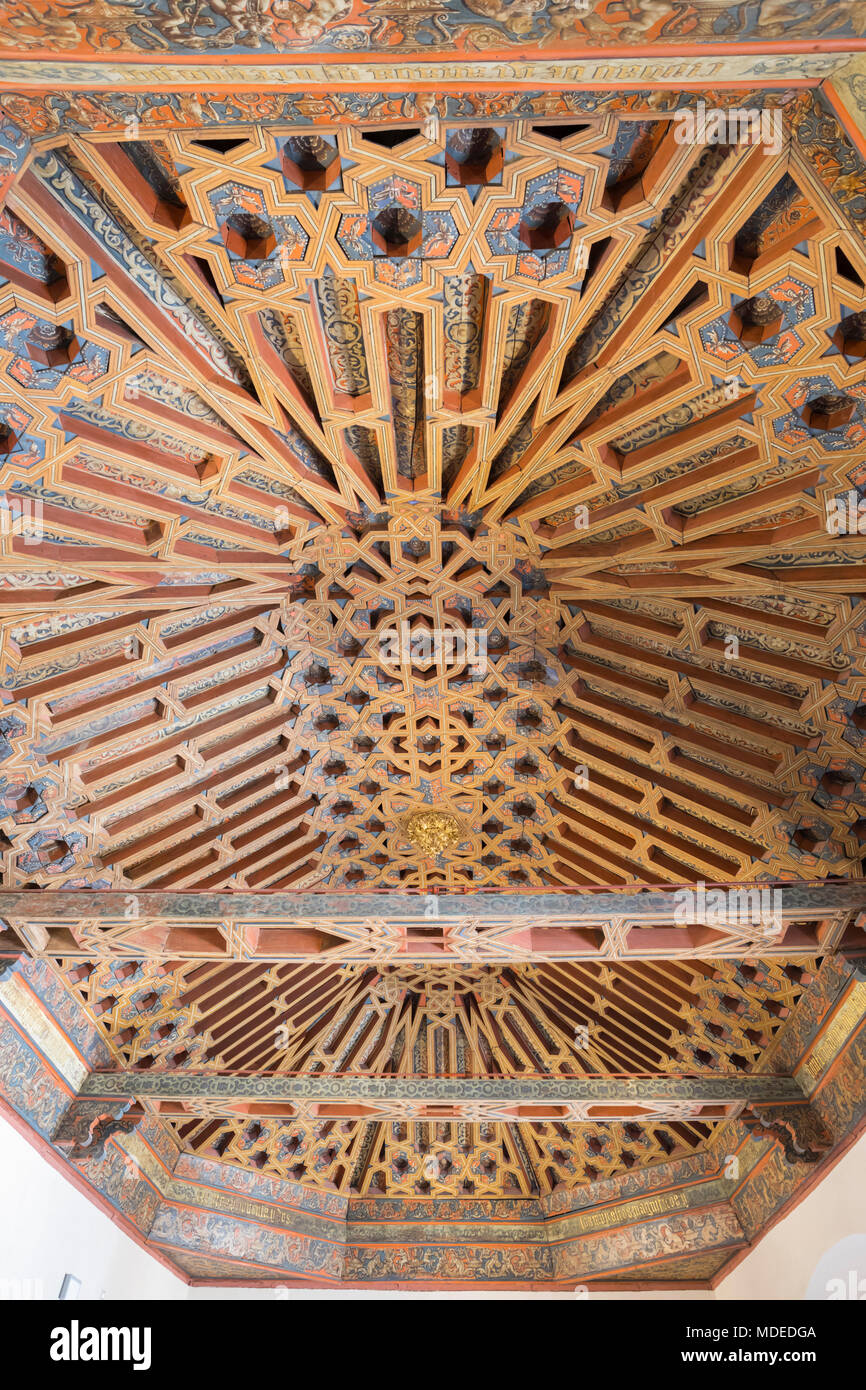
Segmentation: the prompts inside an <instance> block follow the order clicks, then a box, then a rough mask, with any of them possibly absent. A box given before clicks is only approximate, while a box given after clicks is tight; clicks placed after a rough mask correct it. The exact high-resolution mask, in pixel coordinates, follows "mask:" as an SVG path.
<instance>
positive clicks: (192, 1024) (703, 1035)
mask: <svg viewBox="0 0 866 1390" xmlns="http://www.w3.org/2000/svg"><path fill="white" fill-rule="evenodd" d="M816 966H817V962H816V961H815V959H814V958H808V957H802V958H798V959H792V960H791V961H788V962H786V963H784V964H782V963H772V964H769V963H765V962H757V961H754V962H749V961H742V962H733V961H689V962H682V963H675V962H670V961H659V962H658V963H654V964H637V965H634V966H631V967H626V968H620V967H617V968H616V969H612V968H608V967H604V966H602V967H599V966H596V965H585V964H578V963H563V964H562V965H559V966H547V965H544V966H537V965H518V966H515V967H513V968H508V969H505V970H496V969H490V968H484V967H466V966H452V965H446V966H438V967H437V966H424V965H403V966H397V967H388V966H385V967H379V968H378V969H371V968H367V967H363V966H341V965H337V964H325V963H322V964H321V965H318V966H315V967H309V966H292V965H282V966H272V967H263V966H260V965H256V964H255V963H250V964H248V965H240V964H231V965H218V964H214V963H211V962H208V963H203V964H194V963H190V962H187V963H184V964H177V963H175V964H172V963H171V962H166V963H165V964H158V965H157V964H153V963H148V962H145V963H143V964H142V963H136V962H129V961H126V962H123V963H114V964H106V963H99V964H96V965H90V964H86V963H81V962H75V963H71V962H68V961H63V960H61V961H59V962H58V965H57V969H58V971H59V972H60V974H61V976H62V977H63V979H64V980H65V982H66V983H67V985H68V986H69V987H70V989H71V990H72V991H73V993H74V995H75V997H76V998H77V999H78V1000H79V1001H80V1002H81V1003H82V1004H83V1005H84V1007H85V1008H86V1010H87V1012H88V1014H89V1016H90V1017H91V1018H92V1019H94V1020H95V1021H97V1022H98V1024H99V1026H100V1029H101V1030H102V1031H104V1034H105V1037H106V1040H107V1041H108V1043H109V1045H110V1047H111V1049H112V1052H113V1053H114V1054H115V1057H116V1061H117V1065H119V1066H122V1067H125V1068H131V1069H133V1070H135V1071H150V1070H151V1069H153V1068H156V1070H160V1069H168V1070H169V1071H175V1070H178V1069H183V1068H187V1069H201V1068H205V1069H213V1070H214V1071H215V1072H220V1073H226V1072H233V1073H237V1074H243V1073H246V1072H259V1073H260V1072H263V1071H267V1072H274V1073H277V1074H279V1073H282V1072H285V1073H300V1074H303V1075H309V1076H315V1075H316V1074H319V1073H320V1074H323V1075H326V1076H330V1075H339V1074H347V1073H348V1074H353V1073H354V1074H359V1073H364V1074H373V1075H377V1074H378V1075H381V1076H383V1077H387V1076H395V1077H396V1076H430V1077H436V1076H440V1077H441V1076H462V1077H474V1076H477V1077H483V1076H487V1075H505V1076H519V1075H521V1074H544V1075H561V1076H568V1075H575V1074H578V1075H579V1074H581V1073H587V1074H588V1073H593V1074H604V1073H608V1074H611V1075H619V1074H636V1075H640V1074H641V1073H647V1072H666V1073H680V1072H683V1071H685V1072H688V1073H689V1074H714V1075H715V1074H720V1073H728V1074H731V1073H736V1072H743V1073H749V1072H752V1071H756V1070H757V1071H760V1070H762V1069H763V1068H765V1067H766V1065H767V1063H766V1060H765V1054H766V1053H767V1050H768V1049H769V1048H770V1046H771V1044H772V1043H773V1041H774V1039H775V1038H776V1037H777V1036H778V1034H779V1031H780V1029H781V1028H782V1027H783V1026H784V1023H785V1021H786V1020H787V1019H788V1018H790V1017H791V1015H792V1013H793V1010H794V1009H795V1008H796V1005H797V1003H798V1001H799V999H800V997H801V995H802V992H803V990H804V989H805V988H806V987H807V986H808V984H809V983H810V981H811V980H812V978H813V975H814V971H815V969H816ZM156 1108H157V1109H158V1111H159V1112H160V1113H161V1114H162V1115H163V1117H164V1119H165V1122H166V1123H167V1124H170V1125H171V1127H172V1128H173V1130H174V1132H175V1134H176V1135H177V1137H178V1139H179V1140H180V1142H181V1143H182V1144H183V1146H184V1147H186V1148H188V1149H189V1150H190V1151H191V1152H197V1153H203V1154H207V1155H208V1156H211V1157H214V1156H216V1157H219V1158H221V1159H223V1160H224V1161H226V1162H234V1163H239V1164H241V1165H244V1166H252V1167H254V1168H256V1169H259V1170H262V1171H266V1172H271V1173H273V1174H276V1175H279V1176H282V1177H287V1178H290V1179H292V1180H299V1181H303V1182H306V1183H310V1184H313V1185H317V1186H325V1187H336V1188H338V1189H339V1190H343V1191H349V1190H355V1191H360V1192H369V1193H372V1194H377V1193H383V1194H392V1195H397V1194H400V1193H403V1194H407V1193H409V1194H412V1193H420V1194H422V1195H424V1194H429V1195H431V1196H444V1195H462V1194H468V1193H471V1192H473V1191H475V1192H478V1193H479V1194H488V1195H508V1194H512V1195H513V1194H515V1193H524V1194H527V1193H532V1192H538V1191H550V1190H552V1189H553V1188H555V1187H559V1186H565V1187H569V1186H573V1185H575V1184H578V1183H581V1182H587V1181H592V1180H594V1179H595V1178H597V1177H599V1176H612V1175H613V1174H615V1173H617V1172H620V1171H625V1170H627V1169H629V1168H631V1167H633V1166H635V1165H637V1164H646V1163H653V1162H661V1161H664V1159H666V1158H669V1157H671V1156H679V1155H682V1154H685V1153H688V1152H691V1151H693V1150H694V1149H696V1148H699V1147H700V1146H701V1144H702V1143H703V1142H704V1140H706V1139H707V1137H708V1136H709V1135H710V1134H711V1132H712V1129H713V1125H714V1123H716V1121H714V1120H713V1119H712V1118H711V1117H708V1118H706V1119H703V1118H694V1117H690V1116H689V1115H688V1113H687V1112H684V1114H683V1118H682V1119H676V1118H673V1119H670V1120H669V1121H668V1122H667V1123H664V1124H660V1123H658V1122H653V1121H646V1120H640V1119H638V1118H636V1119H635V1121H632V1122H625V1123H621V1122H618V1123H608V1124H598V1123H574V1122H547V1121H542V1120H540V1121H537V1122H535V1121H520V1122H516V1123H503V1122H502V1121H497V1120H490V1121H479V1122H475V1123H472V1122H461V1121H454V1120H443V1121H436V1120H432V1119H431V1120H429V1121H423V1122H422V1121H415V1120H406V1121H394V1122H389V1121H385V1120H382V1121H380V1120H372V1121H364V1120H361V1119H357V1118H350V1119H346V1120H336V1119H331V1120H321V1121H318V1122H314V1121H310V1122H304V1121H288V1120H285V1119H280V1118H275V1117H274V1116H273V1113H271V1114H268V1113H267V1108H266V1107H265V1109H264V1111H257V1110H256V1109H255V1108H253V1109H252V1111H251V1110H250V1109H249V1108H246V1107H245V1106H243V1105H241V1109H242V1110H243V1109H245V1108H246V1118H244V1117H243V1115H242V1116H241V1117H240V1118H238V1117H237V1116H235V1115H232V1114H231V1113H230V1112H229V1113H228V1114H227V1113H226V1112H225V1109H224V1110H223V1112H222V1114H220V1111H219V1107H215V1106H210V1107H205V1109H204V1113H203V1114H201V1113H197V1107H196V1104H195V1102H193V1101H189V1102H182V1103H177V1102H159V1103H157V1107H156ZM274 1108H275V1107H272V1111H273V1109H274ZM434 1165H435V1166H434Z"/></svg>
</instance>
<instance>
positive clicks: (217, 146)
mask: <svg viewBox="0 0 866 1390" xmlns="http://www.w3.org/2000/svg"><path fill="white" fill-rule="evenodd" d="M191 143H192V144H193V145H201V146H202V148H203V149H205V150H213V152H214V154H228V152H229V150H236V149H237V147H238V145H245V144H246V136H245V135H241V136H238V138H237V139H235V140H228V139H226V140H218V139H213V140H205V139H196V140H193V141H192V142H191Z"/></svg>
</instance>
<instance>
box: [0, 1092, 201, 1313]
mask: <svg viewBox="0 0 866 1390" xmlns="http://www.w3.org/2000/svg"><path fill="white" fill-rule="evenodd" d="M64 1274H74V1275H76V1277H77V1278H79V1279H80V1280H81V1281H82V1286H81V1289H80V1291H79V1295H78V1296H79V1298H102V1297H105V1298H120V1299H133V1298H141V1299H154V1298H186V1296H187V1293H188V1286H187V1285H186V1284H184V1283H183V1281H182V1280H180V1279H178V1278H176V1277H175V1275H173V1274H171V1273H170V1272H169V1271H168V1270H167V1269H166V1268H165V1267H164V1266H163V1265H161V1264H160V1263H159V1262H158V1261H157V1260H155V1259H154V1258H153V1256H152V1255H148V1254H146V1253H145V1251H144V1250H142V1249H141V1247H140V1246H138V1245H136V1243H135V1241H134V1240H131V1239H130V1237H129V1236H128V1235H126V1234H125V1233H124V1232H123V1231H122V1230H121V1229H120V1227H119V1226H116V1225H115V1224H114V1222H113V1221H112V1220H111V1219H110V1217H108V1216H106V1215H105V1214H104V1213H103V1212H101V1211H99V1210H98V1209H97V1208H96V1207H95V1206H93V1204H92V1203H91V1202H90V1201H88V1199H87V1198H86V1197H85V1196H84V1195H83V1194H82V1193H81V1192H79V1191H78V1189H77V1188H75V1187H73V1185H72V1183H70V1182H67V1180H66V1178H64V1177H63V1176H62V1175H61V1174H60V1173H59V1172H58V1171H57V1170H56V1169H55V1168H53V1167H52V1166H51V1164H50V1163H48V1162H47V1161H46V1160H45V1159H44V1158H43V1157H42V1155H41V1154H40V1153H38V1152H37V1150H36V1149H34V1148H33V1146H32V1145H31V1144H28V1142H27V1140H26V1139H24V1138H22V1136H21V1135H20V1134H19V1133H18V1131H17V1130H15V1129H13V1127H12V1125H10V1124H9V1123H8V1121H7V1120H5V1119H0V1299H3V1300H5V1299H9V1298H34V1297H37V1298H49V1299H53V1298H57V1296H58V1294H59V1292H60V1285H61V1284H62V1282H63V1276H64Z"/></svg>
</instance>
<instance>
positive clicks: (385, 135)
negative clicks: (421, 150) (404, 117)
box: [362, 125, 421, 150]
mask: <svg viewBox="0 0 866 1390" xmlns="http://www.w3.org/2000/svg"><path fill="white" fill-rule="evenodd" d="M362 134H363V136H364V139H365V140H369V142H370V144H371V145H380V146H381V147H382V149H383V150H395V149H396V148H397V146H398V145H402V144H404V143H405V141H407V140H412V139H414V137H415V136H416V135H420V134H421V127H420V126H417V125H411V126H385V127H384V128H383V129H379V130H365V131H362Z"/></svg>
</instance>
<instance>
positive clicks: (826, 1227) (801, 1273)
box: [715, 1136, 866, 1302]
mask: <svg viewBox="0 0 866 1390" xmlns="http://www.w3.org/2000/svg"><path fill="white" fill-rule="evenodd" d="M858 1235H859V1236H860V1237H861V1239H860V1241H859V1242H852V1241H851V1240H850V1237H852V1236H858ZM843 1240H844V1241H846V1245H845V1247H844V1249H842V1250H840V1251H839V1252H837V1253H836V1254H835V1255H834V1254H833V1253H832V1252H833V1248H834V1247H835V1246H836V1245H837V1244H838V1242H840V1241H843ZM825 1256H826V1257H827V1259H826V1261H825V1263H824V1264H822V1268H821V1269H820V1270H818V1271H817V1275H818V1277H817V1279H816V1280H815V1281H814V1283H812V1276H813V1273H816V1266H817V1265H818V1264H819V1263H820V1262H822V1260H824V1257H825ZM843 1266H844V1268H843ZM851 1269H854V1270H855V1273H856V1274H857V1278H858V1279H862V1280H864V1281H866V1136H864V1137H863V1138H862V1139H860V1141H859V1142H858V1143H857V1144H855V1145H854V1146H853V1147H852V1148H850V1149H849V1150H848V1152H847V1153H846V1154H845V1156H844V1158H841V1159H840V1160H839V1162H838V1163H837V1164H836V1166H835V1168H832V1169H831V1170H830V1172H829V1173H828V1174H827V1175H826V1177H825V1178H823V1180H822V1181H821V1182H820V1183H819V1185H818V1186H817V1187H816V1188H815V1189H814V1190H813V1191H812V1192H810V1193H809V1196H808V1197H806V1198H804V1200H803V1201H802V1202H801V1203H800V1205H799V1206H798V1207H795V1208H794V1210H793V1211H792V1212H791V1213H790V1214H789V1215H788V1216H786V1217H784V1218H783V1220H782V1221H780V1222H779V1223H778V1225H776V1226H774V1227H773V1228H772V1230H771V1231H769V1232H768V1233H767V1235H765V1236H764V1238H763V1240H761V1241H759V1243H758V1244H757V1246H756V1247H755V1249H754V1250H752V1251H751V1252H750V1253H749V1254H748V1255H747V1256H746V1258H745V1259H744V1260H743V1261H742V1262H741V1264H739V1265H738V1266H737V1268H736V1269H735V1270H734V1271H733V1273H732V1274H729V1275H728V1277H727V1279H724V1280H722V1282H721V1284H719V1286H718V1288H717V1289H716V1291H715V1293H716V1298H720V1299H728V1298H745V1299H766V1298H781V1299H790V1300H792V1301H795V1302H797V1301H799V1300H801V1299H805V1298H806V1296H807V1293H808V1295H809V1296H810V1297H811V1298H816V1297H817V1298H822V1299H823V1298H826V1297H827V1292H826V1283H827V1279H828V1278H832V1277H840V1276H842V1275H845V1276H847V1274H848V1272H849V1270H851ZM858 1271H859V1272H858ZM810 1283H812V1287H811V1288H810ZM816 1286H817V1287H816ZM861 1297H866V1283H864V1286H863V1291H862V1294H861Z"/></svg>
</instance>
